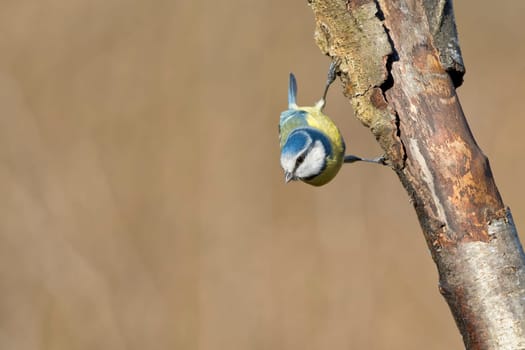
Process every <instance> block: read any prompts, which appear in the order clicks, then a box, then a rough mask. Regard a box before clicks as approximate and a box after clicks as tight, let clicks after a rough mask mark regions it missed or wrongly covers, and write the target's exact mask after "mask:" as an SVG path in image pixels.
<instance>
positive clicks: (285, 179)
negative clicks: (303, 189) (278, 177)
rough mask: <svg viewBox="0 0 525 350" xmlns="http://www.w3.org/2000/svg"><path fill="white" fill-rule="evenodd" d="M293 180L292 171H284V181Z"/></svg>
mask: <svg viewBox="0 0 525 350" xmlns="http://www.w3.org/2000/svg"><path fill="white" fill-rule="evenodd" d="M292 180H293V173H289V172H286V173H284V182H286V183H288V182H290V181H292Z"/></svg>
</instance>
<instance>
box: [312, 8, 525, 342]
mask: <svg viewBox="0 0 525 350" xmlns="http://www.w3.org/2000/svg"><path fill="white" fill-rule="evenodd" d="M432 5H435V6H434V7H432ZM310 6H311V7H312V10H313V11H314V14H315V19H316V32H315V38H316V41H317V43H318V46H319V47H320V49H321V51H322V52H324V53H326V54H328V55H330V56H332V57H334V58H338V59H339V60H340V61H341V67H340V69H341V78H342V80H343V82H344V84H345V91H344V92H345V95H346V96H347V97H348V98H349V99H350V100H351V102H352V105H353V107H354V110H355V114H356V116H357V118H358V119H359V120H360V121H361V122H362V123H363V124H364V125H366V126H367V127H369V128H370V129H371V131H372V133H373V134H374V135H375V137H376V139H377V140H378V142H379V144H380V145H381V147H382V148H383V150H384V151H385V154H386V155H387V157H388V159H389V162H390V164H391V166H392V168H393V169H394V170H395V171H396V173H397V175H398V176H399V178H400V180H401V182H402V184H403V186H404V187H405V189H406V190H407V191H408V193H409V196H410V198H411V200H412V203H413V204H414V207H415V209H416V212H417V215H418V218H419V221H420V224H421V227H422V229H423V233H424V235H425V238H426V241H427V244H428V246H429V248H430V251H431V253H432V257H433V259H434V261H435V263H436V265H437V268H438V272H439V276H440V290H441V291H442V293H443V295H444V296H445V299H446V300H447V302H448V304H449V306H450V308H451V311H452V314H453V315H454V318H455V320H456V322H457V325H458V327H459V329H460V331H461V333H462V335H463V339H464V342H465V345H466V347H467V348H468V349H502V348H504V349H520V348H525V288H524V286H525V267H524V260H525V258H524V254H523V250H522V248H521V244H520V242H519V240H518V237H517V233H516V229H515V226H514V223H513V221H512V219H511V214H510V211H509V210H507V209H506V208H505V206H504V204H503V200H502V198H501V196H500V194H499V192H498V189H497V187H496V184H495V182H494V178H493V176H492V172H491V170H490V166H489V162H488V159H487V158H486V157H485V155H484V154H483V152H482V151H481V149H480V148H479V147H478V145H477V144H476V141H475V140H474V137H473V135H472V133H471V131H470V129H469V126H468V124H467V121H466V119H465V116H464V114H463V111H462V109H461V105H460V103H459V100H458V97H457V95H456V91H455V87H456V86H458V85H459V84H461V81H462V77H463V73H464V67H463V61H462V59H461V52H460V48H459V43H458V40H457V33H456V27H455V23H454V16H453V11H452V3H451V1H450V0H415V1H409V0H379V1H373V0H358V1H352V0H347V1H340V0H313V1H311V2H310Z"/></svg>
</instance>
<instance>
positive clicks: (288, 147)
mask: <svg viewBox="0 0 525 350" xmlns="http://www.w3.org/2000/svg"><path fill="white" fill-rule="evenodd" d="M338 67H339V64H338V62H337V61H332V63H331V64H330V68H329V70H328V78H327V81H326V85H325V89H324V93H323V96H322V98H321V99H320V100H319V101H318V102H317V103H316V104H315V105H314V106H309V107H300V106H298V105H297V103H296V99H297V81H296V79H295V76H294V74H293V73H290V80H289V85H288V109H287V110H285V111H284V112H282V113H281V116H280V119H279V142H280V148H281V159H280V162H281V167H282V168H283V170H284V176H285V182H286V183H288V182H290V181H296V180H300V181H303V182H305V183H307V184H309V185H313V186H322V185H325V184H327V183H328V182H330V181H331V180H332V179H333V178H334V177H335V176H336V175H337V173H338V172H339V170H340V169H341V166H342V165H343V163H353V162H357V161H364V162H370V163H377V164H383V165H384V164H385V158H384V156H381V157H377V158H374V159H367V158H361V157H358V156H354V155H345V148H346V146H345V142H344V139H343V136H342V135H341V132H340V131H339V128H338V127H337V125H335V123H334V122H333V121H332V120H331V119H330V118H329V117H328V116H327V115H326V114H324V113H323V108H324V107H325V105H326V95H327V93H328V88H329V87H330V85H331V84H332V83H333V82H334V80H335V78H336V73H337V69H338Z"/></svg>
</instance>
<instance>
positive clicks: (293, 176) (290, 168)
mask: <svg viewBox="0 0 525 350" xmlns="http://www.w3.org/2000/svg"><path fill="white" fill-rule="evenodd" d="M331 152H332V147H331V146H330V141H329V140H328V138H327V137H326V135H324V134H323V133H321V132H319V131H317V130H315V129H311V128H301V129H297V130H295V131H293V132H292V133H291V134H290V135H289V136H288V138H287V140H286V142H285V144H284V145H283V147H282V150H281V166H282V168H283V170H284V174H285V180H286V182H290V181H292V180H309V179H312V178H314V177H316V176H318V175H320V174H321V173H322V172H323V170H324V169H325V168H326V157H327V156H329V155H330V154H331Z"/></svg>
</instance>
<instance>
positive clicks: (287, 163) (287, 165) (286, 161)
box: [281, 154, 296, 173]
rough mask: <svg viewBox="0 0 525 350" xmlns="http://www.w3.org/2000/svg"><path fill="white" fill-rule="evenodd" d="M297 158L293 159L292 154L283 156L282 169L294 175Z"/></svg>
mask: <svg viewBox="0 0 525 350" xmlns="http://www.w3.org/2000/svg"><path fill="white" fill-rule="evenodd" d="M295 158H296V157H293V156H291V155H290V154H283V155H282V156H281V167H282V168H283V170H284V171H286V172H288V173H293V170H294V169H295Z"/></svg>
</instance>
